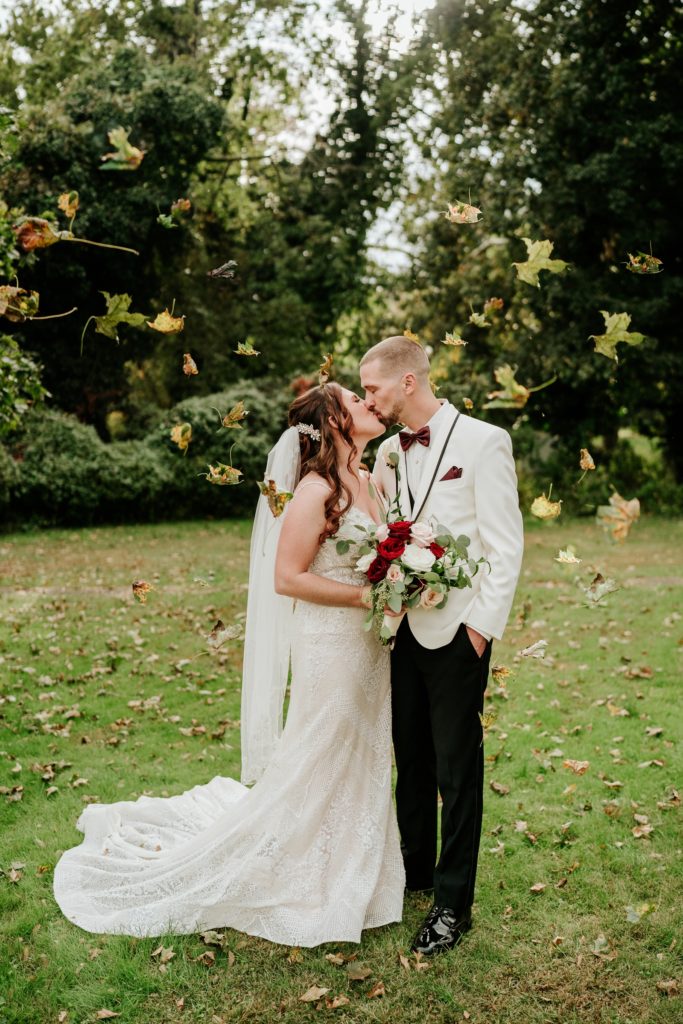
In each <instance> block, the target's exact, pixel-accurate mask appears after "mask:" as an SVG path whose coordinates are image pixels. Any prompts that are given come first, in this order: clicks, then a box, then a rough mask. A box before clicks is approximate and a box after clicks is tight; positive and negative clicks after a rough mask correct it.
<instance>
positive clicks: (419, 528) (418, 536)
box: [410, 523, 434, 548]
mask: <svg viewBox="0 0 683 1024" xmlns="http://www.w3.org/2000/svg"><path fill="white" fill-rule="evenodd" d="M410 540H411V542H412V543H413V544H417V545H418V547H421V548H428V547H429V545H430V544H431V543H432V541H433V540H434V531H433V530H432V528H431V526H430V525H429V523H413V525H412V528H411V531H410Z"/></svg>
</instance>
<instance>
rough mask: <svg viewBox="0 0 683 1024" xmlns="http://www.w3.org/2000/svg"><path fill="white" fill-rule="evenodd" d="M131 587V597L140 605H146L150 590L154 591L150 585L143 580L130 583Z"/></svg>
mask: <svg viewBox="0 0 683 1024" xmlns="http://www.w3.org/2000/svg"><path fill="white" fill-rule="evenodd" d="M131 586H132V588H133V597H134V598H135V599H136V600H137V601H139V602H140V604H146V603H147V595H148V594H149V592H150V590H154V587H153V586H152V584H151V583H146V582H145V581H144V580H135V582H134V583H131Z"/></svg>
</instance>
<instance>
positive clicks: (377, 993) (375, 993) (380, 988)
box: [368, 981, 386, 999]
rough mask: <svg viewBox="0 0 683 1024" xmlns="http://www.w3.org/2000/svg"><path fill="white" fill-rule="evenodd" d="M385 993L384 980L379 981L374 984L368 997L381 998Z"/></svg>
mask: <svg viewBox="0 0 683 1024" xmlns="http://www.w3.org/2000/svg"><path fill="white" fill-rule="evenodd" d="M384 995H386V992H385V989H384V982H383V981H378V982H377V983H376V984H375V985H373V986H372V988H371V989H370V991H369V992H368V999H379V998H380V997H381V996H384Z"/></svg>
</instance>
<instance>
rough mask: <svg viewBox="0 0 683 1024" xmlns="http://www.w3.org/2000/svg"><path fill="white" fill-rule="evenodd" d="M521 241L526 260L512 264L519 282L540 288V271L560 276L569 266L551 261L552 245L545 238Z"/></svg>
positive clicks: (563, 262)
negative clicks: (524, 247) (524, 249)
mask: <svg viewBox="0 0 683 1024" xmlns="http://www.w3.org/2000/svg"><path fill="white" fill-rule="evenodd" d="M522 241H523V242H524V244H525V246H526V251H527V258H526V260H525V261H524V262H523V263H513V264H512V265H513V267H515V269H516V270H517V276H518V277H519V279H520V281H524V282H525V283H526V284H531V285H534V286H535V287H536V288H540V287H541V285H540V282H539V280H538V275H539V274H540V272H541V271H542V270H547V271H549V273H551V274H561V273H562V271H563V270H566V268H567V267H568V266H569V264H568V263H565V261H564V260H551V259H550V254H551V252H552V251H553V248H554V245H553V243H552V242H551V241H549V240H548V239H547V238H544V239H542V240H540V241H532V240H531V239H530V238H523V239H522Z"/></svg>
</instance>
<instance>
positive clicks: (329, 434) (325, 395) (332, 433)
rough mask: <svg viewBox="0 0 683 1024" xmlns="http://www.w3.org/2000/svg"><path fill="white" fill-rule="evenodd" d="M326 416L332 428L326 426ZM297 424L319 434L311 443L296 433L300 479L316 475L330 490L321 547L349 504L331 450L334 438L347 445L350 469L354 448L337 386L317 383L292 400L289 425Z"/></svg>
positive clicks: (349, 421) (335, 455) (350, 421)
mask: <svg viewBox="0 0 683 1024" xmlns="http://www.w3.org/2000/svg"><path fill="white" fill-rule="evenodd" d="M330 417H331V418H332V419H333V420H334V422H335V424H336V429H335V427H333V426H332V424H331V423H330ZM299 423H307V424H308V425H309V426H311V427H313V428H314V429H315V430H318V431H319V432H320V440H315V439H314V438H312V437H311V436H310V435H309V434H299V448H300V451H301V476H300V479H301V480H303V478H304V477H305V476H307V474H308V473H318V474H319V475H320V476H321V477H322V478H323V480H325V481H327V483H328V484H329V485H330V487H331V488H332V490H331V493H330V494H329V495H328V497H327V498H326V499H325V529H324V530H323V532H322V533H321V534H320V543H321V544H322V543H323V541H325V540H327V538H328V537H333V536H334V535H335V533H336V532H337V530H338V529H339V520H340V519H341V517H342V516H343V515H344V513H345V512H348V510H349V508H350V507H351V504H352V502H353V497H352V495H351V492H350V490H349V488H348V487H347V486H346V484H345V483H344V482H343V481H342V479H341V477H340V476H339V466H338V458H339V456H338V453H337V449H336V447H335V439H336V438H337V437H340V438H341V439H342V441H345V442H346V443H347V444H348V446H349V457H348V461H347V467H348V469H349V470H350V469H351V463H352V461H353V459H354V457H355V455H356V454H357V452H358V449H357V448H356V446H355V444H354V443H353V438H352V436H351V429H352V427H353V418H352V416H351V413H350V412H349V411H348V409H347V408H346V407H345V405H344V402H343V400H342V389H341V387H340V386H339V384H334V383H333V384H320V385H318V386H317V387H314V388H311V389H310V390H309V391H305V392H304V393H303V394H302V395H299V397H298V398H295V399H294V401H293V402H292V404H291V405H290V407H289V425H290V427H295V426H297V424H299Z"/></svg>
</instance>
